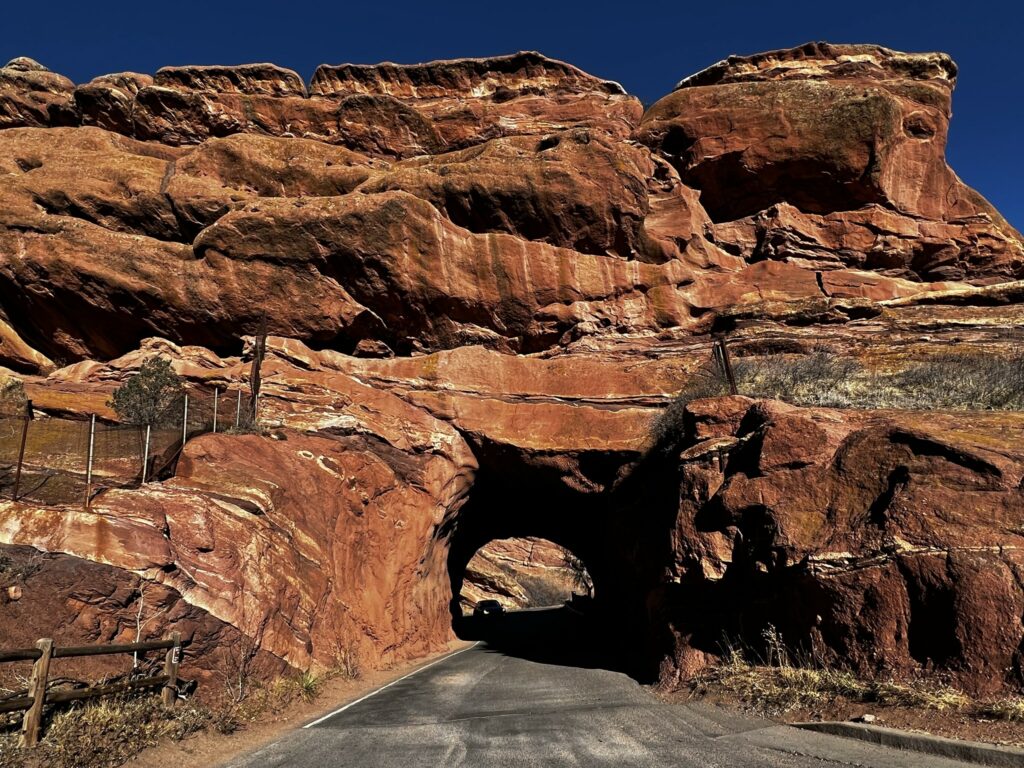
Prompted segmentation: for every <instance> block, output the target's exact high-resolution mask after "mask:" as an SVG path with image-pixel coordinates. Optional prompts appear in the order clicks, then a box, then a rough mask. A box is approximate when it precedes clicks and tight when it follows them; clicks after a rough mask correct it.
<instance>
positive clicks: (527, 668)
mask: <svg viewBox="0 0 1024 768" xmlns="http://www.w3.org/2000/svg"><path fill="white" fill-rule="evenodd" d="M504 629H505V630H506V631H507V632H508V633H511V635H513V636H515V637H517V638H518V641H517V642H516V643H513V644H512V645H511V646H510V645H509V643H507V642H499V643H493V642H492V643H488V642H487V641H482V642H480V643H478V644H477V645H475V646H473V647H472V648H469V649H467V650H463V651H460V652H456V653H455V654H453V655H451V656H448V657H446V658H444V659H442V660H440V661H437V662H434V663H432V664H429V665H427V666H425V667H423V668H421V669H420V670H419V671H417V672H414V673H412V674H411V675H409V676H407V677H405V678H402V679H400V680H398V681H396V682H394V683H391V684H390V685H388V686H386V687H384V688H383V689H379V690H378V691H377V692H374V693H371V694H370V695H369V696H368V697H365V698H363V699H361V700H359V701H357V702H355V703H352V704H349V705H347V706H346V707H344V708H342V709H341V710H339V711H337V712H336V713H334V714H330V715H327V716H325V717H324V718H322V719H321V720H318V721H316V722H315V723H311V724H309V725H308V726H306V727H305V728H302V729H300V730H297V731H295V732H293V733H291V734H289V735H288V736H287V737H285V738H284V739H282V740H280V741H278V742H275V743H273V744H270V745H268V746H266V747H263V748H262V749H260V750H259V751H257V752H254V753H252V754H250V755H248V756H246V757H243V758H240V759H238V760H236V761H234V762H232V763H230V766H232V767H233V768H242V767H243V766H245V767H247V768H248V767H252V768H255V767H256V766H258V767H259V768H273V767H274V766H297V767H299V768H307V767H308V768H314V767H315V768H330V767H332V766H360V767H362V766H366V767H369V768H372V767H374V766H388V767H389V768H391V767H398V768H419V766H424V767H428V766H429V768H438V767H439V766H473V767H474V768H475V767H476V766H487V767H489V766H502V767H504V766H509V767H514V768H518V767H520V766H521V767H522V768H526V767H528V766H586V768H598V767H599V766H616V767H617V768H621V767H622V766H641V767H645V768H646V767H647V766H686V767H687V768H688V767H690V766H693V767H694V768H698V767H699V768H719V767H721V768H747V767H748V766H750V767H753V766H758V767H761V766H765V767H771V768H805V767H808V768H809V767H810V766H815V767H816V768H829V767H830V766H840V765H843V766H846V765H851V764H852V765H859V766H866V767H867V768H953V767H954V766H961V767H962V766H964V765H966V764H965V763H960V762H957V761H953V760H948V759H945V758H935V757H927V756H921V755H915V754H912V753H907V752H900V751H896V750H891V749H887V748H884V747H878V746H875V745H871V744H866V743H863V742H858V741H852V740H848V739H841V738H836V737H832V736H826V735H823V734H815V733H810V732H807V731H800V730H796V729H793V728H787V727H785V726H778V725H774V724H772V723H771V722H769V721H764V720H758V719H750V718H745V717H739V716H735V715H732V714H729V713H725V712H722V711H721V710H718V709H716V708H713V707H705V706H701V705H689V706H681V705H670V704H664V703H662V702H660V701H659V700H657V699H656V698H654V697H653V696H652V695H651V694H649V693H648V692H647V691H646V690H645V689H644V688H642V687H641V686H640V685H638V684H637V683H636V682H634V681H633V680H632V679H630V678H629V677H627V676H625V675H622V674H620V673H617V672H609V671H607V670H604V669H600V668H593V667H588V666H569V665H567V664H565V663H564V662H565V661H566V660H567V658H566V657H564V656H552V655H549V654H538V653H530V652H529V650H530V649H529V648H528V647H525V645H524V642H523V638H524V637H527V636H532V637H536V638H538V642H539V643H543V644H544V645H547V646H550V645H552V644H553V643H552V640H558V639H565V638H566V637H569V636H570V635H569V634H568V633H567V631H566V626H565V614H564V612H545V613H518V614H511V615H509V616H508V617H506V619H505V627H504ZM551 632H553V633H554V634H547V633H551ZM545 635H546V638H545ZM499 645H500V647H501V648H504V649H505V650H498V646H499ZM535 647H536V646H535ZM513 649H514V650H513ZM552 659H555V660H556V661H558V662H561V663H552ZM584 663H586V662H584Z"/></svg>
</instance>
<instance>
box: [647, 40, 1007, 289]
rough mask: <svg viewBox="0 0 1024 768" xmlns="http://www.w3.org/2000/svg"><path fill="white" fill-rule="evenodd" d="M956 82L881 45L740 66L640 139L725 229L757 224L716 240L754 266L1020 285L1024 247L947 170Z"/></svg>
mask: <svg viewBox="0 0 1024 768" xmlns="http://www.w3.org/2000/svg"><path fill="white" fill-rule="evenodd" d="M956 74H957V71H956V66H955V65H954V64H953V62H952V61H951V60H950V59H949V57H947V56H945V55H943V54H905V53H898V52H895V51H891V50H889V49H886V48H881V47H879V46H867V45H839V46H836V45H829V44H827V43H816V44H808V45H805V46H802V47H801V48H794V49H790V50H785V51H774V52H772V53H765V54H759V55H756V56H749V57H731V58H729V59H728V60H726V61H723V62H720V63H718V64H716V65H714V66H713V67H711V68H709V69H707V70H705V71H704V72H700V73H698V74H696V75H693V76H692V77H689V78H687V79H685V80H683V81H682V82H680V83H679V85H678V86H677V87H676V90H675V91H674V92H673V93H672V94H670V95H669V96H666V97H665V98H663V99H661V100H660V101H659V102H658V103H657V104H655V105H654V106H652V107H651V109H649V110H648V112H647V114H646V115H644V119H643V121H642V123H641V125H640V128H639V130H638V131H637V135H638V137H639V138H640V139H641V140H642V141H644V142H645V143H646V144H648V145H649V146H651V147H652V148H655V149H657V150H658V151H659V152H661V153H662V155H663V156H664V157H666V158H667V159H668V160H669V161H670V162H672V163H673V164H674V165H675V166H676V167H677V169H678V170H679V173H680V175H681V177H682V179H683V181H684V182H685V183H686V184H689V185H691V186H694V187H696V188H698V189H699V190H701V202H702V203H703V205H704V207H705V208H706V209H707V210H708V212H709V213H710V214H711V217H712V218H713V219H714V220H715V221H716V222H724V221H730V220H737V219H745V218H746V217H752V222H751V224H750V225H748V227H749V228H746V227H736V226H730V227H722V228H716V233H718V234H717V238H716V239H719V242H720V243H721V244H722V245H723V246H724V247H726V248H727V250H734V251H735V250H740V251H743V250H746V251H747V253H748V254H749V255H748V258H755V259H758V258H781V259H787V260H797V259H803V258H806V254H807V252H808V251H810V252H811V253H812V254H814V253H815V252H817V253H819V254H823V255H824V259H825V260H826V261H831V262H836V261H839V262H840V263H847V264H849V263H850V262H849V261H848V260H849V259H850V258H851V256H852V257H853V258H855V259H858V260H862V264H863V266H866V267H867V268H871V269H874V268H881V269H887V270H892V271H896V273H898V274H900V275H901V276H902V275H908V276H911V277H915V276H916V277H917V278H924V279H932V280H934V279H957V280H963V279H971V280H980V279H986V278H994V277H998V278H1002V279H1008V278H1013V277H1020V276H1021V274H1022V269H1024V252H1022V250H1021V244H1020V234H1019V233H1018V232H1016V230H1014V229H1013V228H1012V227H1011V226H1009V224H1007V223H1006V221H1005V220H1004V219H1003V218H1002V217H1001V216H1000V215H999V213H998V212H997V211H996V210H995V209H994V208H992V206H991V205H989V204H988V203H987V202H986V201H985V200H984V199H983V198H982V197H981V196H980V195H978V193H976V192H974V191H973V190H971V189H969V188H968V187H967V186H966V185H964V184H963V182H961V181H960V180H959V179H958V178H957V177H956V175H955V174H954V173H953V172H952V171H951V170H950V168H949V167H948V166H947V165H946V161H945V146H946V136H947V132H948V126H949V117H950V114H951V107H950V103H951V94H952V90H953V86H954V84H955V82H956ZM783 204H785V205H784V207H783V208H782V209H781V212H777V211H778V209H775V208H773V206H783ZM865 206H873V207H874V209H867V211H858V213H857V214H855V215H852V216H851V215H849V214H848V215H846V216H839V215H836V214H837V213H838V212H849V211H855V210H857V209H864V207H865ZM764 211H767V214H765V213H763V212H764ZM814 214H817V215H814ZM822 216H824V217H825V219H824V221H823V220H822ZM787 219H788V220H789V221H787ZM921 220H924V222H927V223H923V222H922V221H921ZM866 221H871V222H872V225H874V224H875V222H876V221H881V223H882V227H881V228H880V230H864V229H863V224H862V223H861V222H866ZM789 222H793V223H789ZM858 230H859V231H858ZM857 240H859V241H860V243H859V244H855V241H857ZM793 241H795V242H793ZM851 251H852V253H851ZM825 254H827V255H825ZM811 259H812V261H820V260H821V256H814V255H812V256H811ZM863 260H866V263H864V261H863ZM857 266H861V264H858V265H857ZM826 268H828V267H826Z"/></svg>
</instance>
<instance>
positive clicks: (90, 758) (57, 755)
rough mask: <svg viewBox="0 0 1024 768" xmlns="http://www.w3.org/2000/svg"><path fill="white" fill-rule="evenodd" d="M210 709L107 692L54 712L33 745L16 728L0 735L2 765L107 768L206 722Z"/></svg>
mask: <svg viewBox="0 0 1024 768" xmlns="http://www.w3.org/2000/svg"><path fill="white" fill-rule="evenodd" d="M211 718H212V715H211V713H210V711H209V710H207V709H205V708H203V707H198V706H195V705H192V704H188V705H184V706H178V707H175V708H174V709H173V710H167V709H164V708H163V706H162V705H161V703H160V699H159V698H158V697H156V696H145V697H133V698H124V697H111V698H109V699H102V700H99V701H96V702H92V703H89V704H85V705H82V706H76V707H73V708H71V709H68V710H65V711H63V712H60V713H58V714H56V715H54V716H53V718H52V719H51V720H50V722H49V725H48V726H47V728H46V731H45V733H44V736H43V739H42V741H41V742H40V744H39V746H38V747H37V748H36V749H34V750H22V749H20V748H18V746H17V744H18V735H17V733H7V734H4V735H3V736H2V737H0V768H14V766H36V765H38V766H48V767H51V768H107V767H108V766H115V765H120V764H121V763H123V762H124V761H125V760H127V759H128V758H129V757H131V756H133V755H135V754H138V753H139V752H141V751H142V750H143V749H145V748H146V747H151V746H153V745H154V744H156V743H157V742H158V741H160V740H161V739H164V738H170V739H176V740H180V739H183V738H185V737H186V736H189V735H190V734H193V733H196V732H197V731H201V730H203V729H204V728H206V727H207V725H208V724H209V722H210V720H211Z"/></svg>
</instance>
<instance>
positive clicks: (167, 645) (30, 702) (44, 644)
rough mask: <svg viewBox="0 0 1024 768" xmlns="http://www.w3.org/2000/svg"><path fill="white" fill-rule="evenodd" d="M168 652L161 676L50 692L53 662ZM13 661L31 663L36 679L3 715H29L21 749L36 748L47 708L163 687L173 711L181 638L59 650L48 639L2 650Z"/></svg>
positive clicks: (5, 704)
mask: <svg viewBox="0 0 1024 768" xmlns="http://www.w3.org/2000/svg"><path fill="white" fill-rule="evenodd" d="M159 650H166V651H167V653H166V656H165V658H164V670H163V674H161V675H153V676H151V677H142V678H136V679H134V680H132V679H129V680H124V681H121V682H117V683H111V684H109V685H96V686H91V687H88V688H74V689H70V690H58V691H47V690H46V688H47V683H48V680H49V675H50V661H51V660H52V659H68V658H77V657H82V656H107V655H111V654H116V653H143V652H146V651H159ZM11 661H31V662H33V665H32V675H31V677H30V678H29V681H28V691H27V692H26V693H27V695H25V696H19V697H17V698H13V699H8V700H6V701H0V713H4V712H20V711H22V710H24V711H25V717H24V719H23V720H22V724H21V745H22V746H23V747H34V746H35V745H36V744H38V743H39V728H40V726H41V725H42V722H43V707H45V706H46V705H47V704H61V703H64V702H68V701H76V700H78V699H91V698H94V697H96V696H109V695H110V694H114V693H124V692H126V691H131V690H138V689H143V688H156V687H157V686H161V687H162V694H161V695H162V698H163V703H164V706H167V707H173V706H174V700H175V699H176V698H177V695H178V694H177V685H178V665H179V664H180V663H181V634H180V633H178V632H173V633H171V636H170V637H169V638H167V639H166V640H150V641H148V642H144V643H123V644H120V645H118V644H113V645H86V646H77V647H76V646H55V645H54V644H53V640H49V639H44V640H40V641H39V642H38V643H36V647H35V648H20V649H17V650H11V651H3V650H0V663H3V662H11Z"/></svg>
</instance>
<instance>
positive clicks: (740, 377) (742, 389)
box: [652, 349, 1024, 446]
mask: <svg viewBox="0 0 1024 768" xmlns="http://www.w3.org/2000/svg"><path fill="white" fill-rule="evenodd" d="M734 370H735V375H736V385H737V389H738V390H739V393H740V394H741V395H746V396H748V397H757V398H772V399H776V400H785V401H787V402H790V403H793V404H795V405H806V406H819V407H828V408H899V409H907V410H1006V411H1021V410H1024V355H1019V356H1016V357H1011V358H1003V357H998V356H996V355H988V354H981V353H949V354H940V355H934V356H932V357H931V358H929V359H927V360H917V361H910V362H908V363H907V365H906V366H905V367H904V368H903V369H901V370H898V371H877V370H873V369H870V368H867V367H865V366H864V365H862V364H861V363H860V362H858V361H857V360H855V359H852V358H848V357H842V356H839V355H836V354H835V353H833V352H830V351H828V350H824V349H819V350H816V351H814V352H813V353H811V354H809V355H800V356H797V355H770V356H767V357H750V358H738V359H736V360H735V361H734ZM728 391H729V388H728V385H727V384H726V381H725V378H724V376H722V374H721V372H720V371H719V370H717V367H716V366H714V365H709V366H707V367H706V368H705V369H704V370H703V371H701V372H700V373H698V374H696V375H695V376H693V378H691V380H690V381H689V382H687V384H686V386H685V387H684V388H683V389H682V390H681V391H680V392H679V394H678V395H677V396H676V398H675V400H674V401H673V402H672V403H671V404H670V405H669V406H668V408H666V409H665V410H664V411H663V412H662V414H661V416H660V417H659V418H658V419H657V421H656V422H655V424H654V426H653V428H652V437H653V439H654V442H655V444H656V445H660V446H674V445H677V444H678V443H679V440H680V439H681V438H682V436H683V431H684V427H685V425H684V412H685V410H686V406H687V404H688V403H689V402H690V401H691V400H697V399H699V398H703V397H719V396H722V395H725V394H728Z"/></svg>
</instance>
